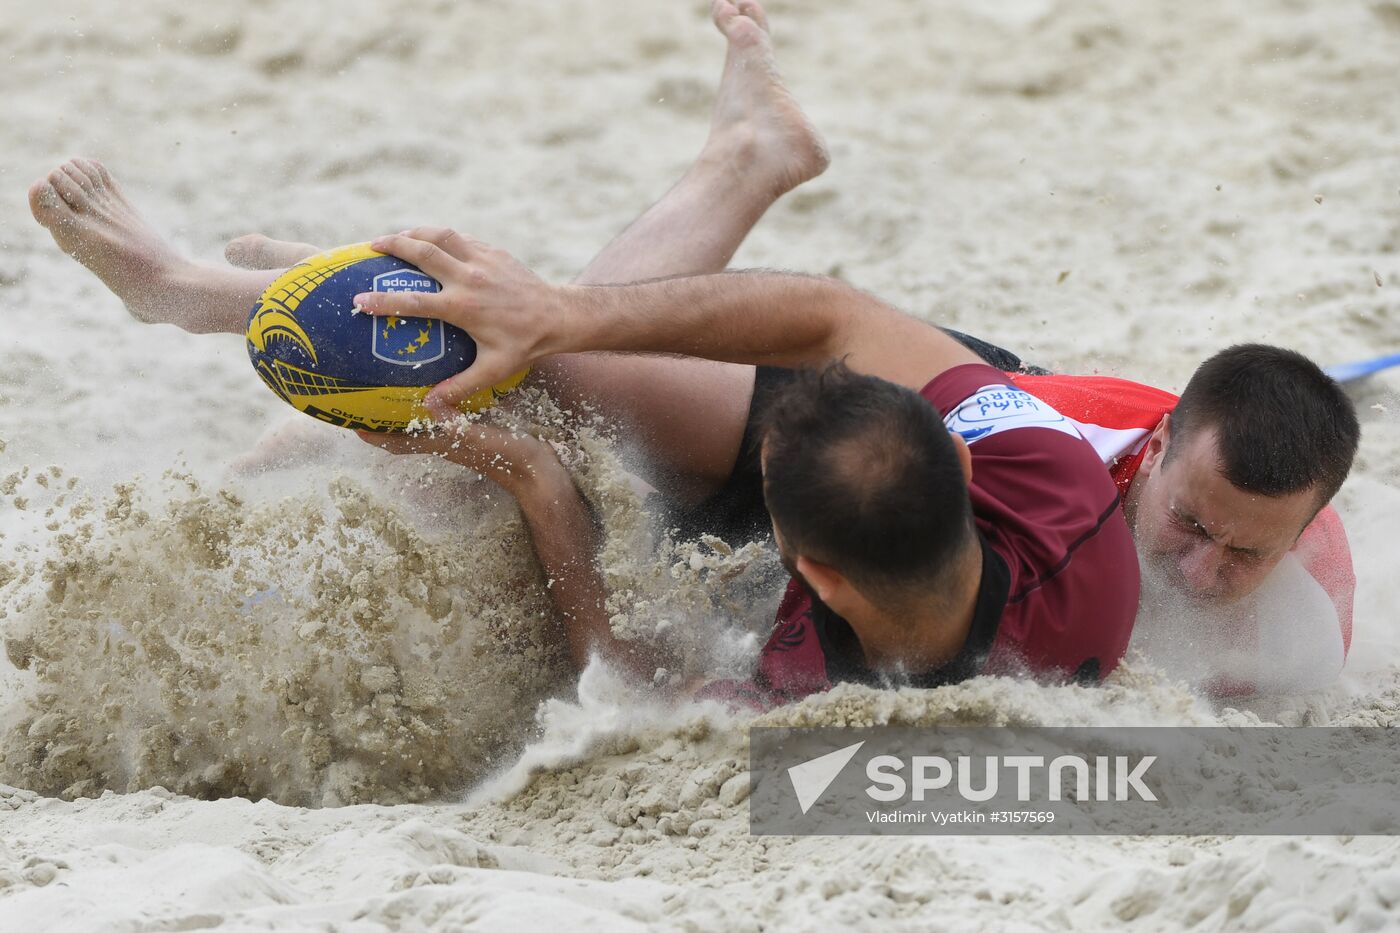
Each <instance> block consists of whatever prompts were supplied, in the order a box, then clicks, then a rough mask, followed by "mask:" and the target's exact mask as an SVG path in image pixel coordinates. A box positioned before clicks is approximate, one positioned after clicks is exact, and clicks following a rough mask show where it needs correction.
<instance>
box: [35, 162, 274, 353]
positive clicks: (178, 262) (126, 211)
mask: <svg viewBox="0 0 1400 933" xmlns="http://www.w3.org/2000/svg"><path fill="white" fill-rule="evenodd" d="M29 207H30V210H32V211H33V212H34V219H35V220H37V221H39V223H41V224H43V225H44V226H45V227H46V228H48V231H49V233H51V234H52V235H53V238H54V240H55V241H56V242H57V243H58V245H59V246H60V247H61V248H62V249H63V251H64V252H65V253H67V254H68V255H70V256H72V257H73V258H74V259H76V260H78V262H80V263H82V264H83V265H84V266H86V267H87V268H88V269H89V270H91V271H92V272H93V273H94V274H96V276H97V277H98V278H100V279H101V280H102V283H103V284H104V285H106V286H107V287H108V288H110V289H111V290H112V291H113V292H114V293H115V294H116V295H117V297H118V298H120V299H121V300H122V301H124V302H126V307H127V310H128V311H130V312H131V314H132V316H134V317H135V318H137V319H138V320H141V321H146V322H149V323H167V324H175V325H177V326H179V327H182V328H184V329H185V330H187V331H190V332H191V333H195V334H209V333H233V334H241V333H243V329H244V327H245V326H246V324H247V321H248V312H249V311H250V310H251V309H252V307H253V302H254V301H256V300H257V298H258V296H259V295H260V294H262V292H263V289H265V288H267V286H268V285H269V284H270V283H271V282H272V280H273V279H275V278H276V277H277V275H278V273H277V272H276V271H272V270H261V271H250V270H244V269H231V268H229V267H227V266H218V265H213V264H210V263H200V262H195V261H193V260H190V259H187V258H185V257H184V256H181V255H180V254H179V253H177V252H175V250H174V249H173V248H172V247H171V246H170V244H168V243H166V242H165V240H164V239H163V238H162V237H161V236H160V235H159V234H158V233H156V232H155V230H153V229H152V228H151V226H150V225H149V224H148V223H146V221H145V220H144V219H143V218H142V217H141V215H140V214H139V213H137V211H136V208H134V207H133V206H132V205H131V202H130V201H128V200H127V199H126V196H125V195H124V194H123V193H122V190H121V187H120V186H119V185H118V184H117V182H116V180H115V179H114V178H112V176H111V174H110V173H109V172H108V171H107V169H106V167H104V166H103V165H102V164H101V163H99V162H95V161H93V160H91V159H72V160H70V161H68V162H65V163H63V165H61V166H59V167H58V168H56V169H54V170H53V171H52V172H50V173H49V174H48V175H47V176H45V177H44V178H41V179H39V180H38V181H37V182H35V183H34V184H33V185H32V186H31V187H30V189H29Z"/></svg>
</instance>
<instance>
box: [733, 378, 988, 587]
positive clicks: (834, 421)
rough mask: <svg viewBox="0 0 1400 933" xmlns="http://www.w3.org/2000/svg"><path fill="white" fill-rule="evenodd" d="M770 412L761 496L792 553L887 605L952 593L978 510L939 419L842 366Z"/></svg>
mask: <svg viewBox="0 0 1400 933" xmlns="http://www.w3.org/2000/svg"><path fill="white" fill-rule="evenodd" d="M763 405H764V415H763V422H762V427H763V431H762V433H761V434H760V435H759V436H760V437H761V438H762V444H763V460H764V483H763V490H764V499H765V500H766V502H767V505H768V511H769V512H770V513H771V514H772V516H773V519H774V521H775V522H776V524H777V526H778V528H779V530H780V531H781V532H782V535H783V538H784V540H785V542H786V543H787V545H788V548H789V549H790V550H791V551H793V552H795V553H796V554H800V555H802V556H805V557H808V558H811V559H812V560H816V561H820V562H821V563H824V564H828V565H830V566H832V567H834V568H836V569H837V570H839V571H840V572H841V573H842V574H844V575H845V576H846V578H847V579H849V580H850V581H851V582H852V584H854V585H855V587H856V588H857V589H859V590H861V591H862V592H863V593H864V594H865V595H866V597H867V598H868V599H871V600H872V601H875V602H878V603H881V604H883V605H884V606H887V607H891V608H893V607H902V606H904V605H906V604H907V602H908V600H909V599H910V598H918V599H928V598H929V597H933V598H934V599H938V598H941V597H943V596H944V595H947V586H948V584H949V583H950V582H951V581H949V580H947V579H946V578H947V576H948V575H949V573H950V571H951V570H952V569H953V568H954V567H955V566H956V563H957V561H956V558H957V557H958V556H959V555H960V554H961V553H963V551H964V549H965V548H966V546H967V545H968V543H969V542H970V541H971V537H972V505H971V502H970V501H969V499H968V493H967V481H966V479H965V478H964V476H963V472H962V466H961V464H960V463H959V461H958V454H957V450H956V449H955V448H954V446H953V440H952V437H951V436H950V435H949V433H948V429H947V428H946V427H944V425H943V420H942V418H941V416H940V415H939V413H938V410H937V409H936V408H934V407H933V405H931V404H930V403H929V402H928V401H927V400H925V399H924V398H923V397H922V396H921V395H919V394H918V393H917V392H912V391H910V390H909V389H906V388H903V387H902V386H897V385H895V384H894V383H892V382H886V381H885V380H883V379H878V378H876V377H874V376H865V375H861V374H859V373H855V372H852V371H851V370H850V369H849V368H847V366H846V365H845V364H844V363H843V362H840V361H838V362H835V363H832V364H831V365H829V366H827V367H826V368H825V369H822V370H803V371H800V372H799V373H798V374H797V375H796V376H795V377H794V378H793V379H792V380H791V381H790V382H788V383H787V384H786V385H785V386H783V387H782V388H781V389H780V390H778V391H776V392H775V393H774V394H773V395H772V396H770V397H769V398H767V399H765V400H763ZM930 590H939V591H940V592H938V593H936V594H935V593H931V592H930Z"/></svg>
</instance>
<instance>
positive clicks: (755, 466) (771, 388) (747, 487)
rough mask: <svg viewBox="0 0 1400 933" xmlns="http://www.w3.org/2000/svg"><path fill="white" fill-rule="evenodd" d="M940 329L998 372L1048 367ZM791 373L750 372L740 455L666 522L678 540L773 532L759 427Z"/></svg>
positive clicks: (738, 539)
mask: <svg viewBox="0 0 1400 933" xmlns="http://www.w3.org/2000/svg"><path fill="white" fill-rule="evenodd" d="M943 331H944V333H946V334H948V336H950V337H952V338H953V339H954V340H956V341H958V342H959V343H961V344H962V345H963V346H965V347H967V348H968V349H969V350H971V351H972V352H973V353H976V354H977V355H978V356H980V357H981V358H982V359H983V360H985V361H986V362H987V364H988V365H990V366H995V367H996V368H997V369H1000V370H1001V371H1002V372H1022V373H1030V374H1035V375H1046V374H1048V373H1049V370H1047V369H1042V368H1041V367H1039V366H1031V365H1027V364H1026V363H1024V362H1022V360H1021V358H1020V357H1019V356H1017V355H1016V354H1014V353H1012V352H1011V351H1010V350H1007V349H1004V348H1002V347H999V346H997V345H996V344H993V343H987V341H985V340H980V339H978V338H977V337H973V336H971V335H969V334H964V333H961V332H959V331H956V330H949V329H948V328H946V327H945V328H943ZM792 377H793V370H791V369H783V368H780V367H777V366H760V367H758V371H757V373H756V374H755V376H754V385H753V401H752V402H751V403H750V404H749V420H748V422H747V423H746V424H745V425H744V438H743V440H742V441H741V442H740V444H739V458H738V459H737V460H736V461H735V462H734V472H733V473H731V474H730V475H729V479H728V480H727V481H725V484H724V485H723V486H722V487H721V488H720V490H719V491H718V492H716V493H715V494H714V495H713V496H711V497H710V498H708V499H706V500H705V501H704V502H702V503H700V504H699V505H697V506H694V507H692V508H689V509H685V510H683V511H681V512H680V513H679V514H676V515H673V516H672V517H671V526H672V527H673V528H675V529H677V531H678V533H679V536H680V538H681V539H682V540H689V539H692V538H697V537H699V536H700V535H702V534H712V535H717V536H719V537H721V538H723V539H724V540H725V541H728V542H729V543H730V544H733V545H740V544H743V543H745V542H748V541H755V540H759V539H761V538H766V537H770V536H771V535H772V531H773V528H772V524H771V522H770V520H769V518H768V509H767V507H766V506H765V505H764V503H763V470H762V468H761V466H760V464H759V449H758V448H759V437H758V430H759V427H758V426H759V424H761V423H762V415H763V411H764V408H765V407H766V405H767V403H768V400H769V399H771V398H772V397H773V395H774V394H775V393H776V392H777V391H778V390H779V389H781V388H782V387H783V386H785V385H787V383H788V382H789V381H791V380H792Z"/></svg>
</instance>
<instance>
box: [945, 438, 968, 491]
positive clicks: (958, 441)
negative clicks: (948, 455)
mask: <svg viewBox="0 0 1400 933" xmlns="http://www.w3.org/2000/svg"><path fill="white" fill-rule="evenodd" d="M948 434H949V436H950V437H951V438H952V439H953V449H954V450H956V451H957V452H958V463H959V464H960V465H961V466H962V472H963V481H964V482H966V483H971V482H972V450H971V449H970V448H969V447H968V446H967V441H966V440H965V439H964V438H963V436H962V435H961V434H959V433H958V432H957V431H950V432H948Z"/></svg>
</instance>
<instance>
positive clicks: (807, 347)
mask: <svg viewBox="0 0 1400 933" xmlns="http://www.w3.org/2000/svg"><path fill="white" fill-rule="evenodd" d="M561 301H562V303H563V305H564V313H563V315H562V318H563V326H562V327H561V337H562V340H563V342H564V343H565V344H567V346H564V347H561V348H560V349H559V350H558V351H557V352H583V351H589V350H614V351H633V352H651V353H678V354H684V355H686V356H698V357H703V358H706V359H712V360H721V361H724V362H730V363H746V364H753V365H771V366H792V367H797V366H803V365H807V364H812V363H818V362H824V361H826V360H829V359H832V358H833V357H836V356H839V355H841V354H842V353H843V352H846V350H845V347H844V343H845V340H844V338H845V335H846V334H848V333H849V332H850V331H851V330H853V329H854V328H856V327H858V326H871V327H880V326H881V324H882V322H883V323H888V322H889V321H890V320H893V319H897V318H902V317H903V315H901V314H900V313H899V312H897V311H895V310H894V309H893V308H890V307H889V306H888V305H886V304H884V303H883V302H881V301H879V300H878V299H876V298H874V297H872V296H870V295H867V294H865V293H864V292H861V291H858V290H857V289H855V288H852V287H850V286H849V285H846V284H844V283H842V282H839V281H836V280H835V279H829V278H821V277H816V276H805V275H794V274H790V273H781V272H732V273H722V274H716V275H701V276H686V277H681V278H672V279H661V280H657V281H654V282H641V283H636V284H632V285H621V286H567V287H565V288H564V289H563V290H562V292H561Z"/></svg>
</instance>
